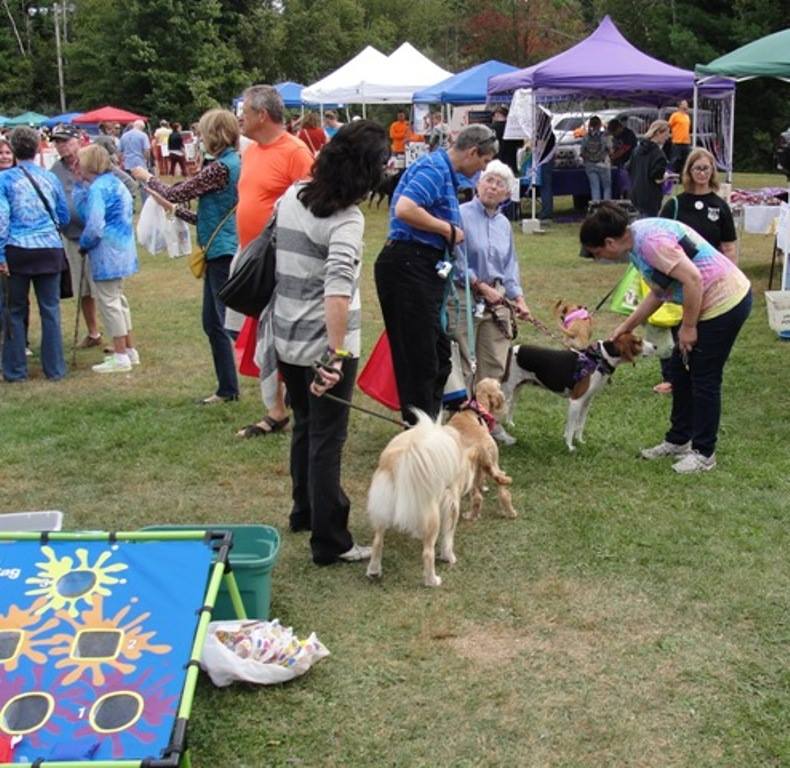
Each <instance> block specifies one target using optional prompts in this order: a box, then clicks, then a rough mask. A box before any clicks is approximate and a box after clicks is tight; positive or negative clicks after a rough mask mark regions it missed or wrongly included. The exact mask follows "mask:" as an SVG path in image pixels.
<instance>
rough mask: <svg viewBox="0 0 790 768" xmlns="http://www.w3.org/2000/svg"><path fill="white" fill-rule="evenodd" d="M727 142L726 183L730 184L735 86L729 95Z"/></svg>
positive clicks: (733, 148)
mask: <svg viewBox="0 0 790 768" xmlns="http://www.w3.org/2000/svg"><path fill="white" fill-rule="evenodd" d="M728 139H729V141H728V143H727V183H728V184H732V172H733V154H734V150H735V88H733V89H732V95H731V96H730V135H729V137H728Z"/></svg>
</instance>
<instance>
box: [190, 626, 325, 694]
mask: <svg viewBox="0 0 790 768" xmlns="http://www.w3.org/2000/svg"><path fill="white" fill-rule="evenodd" d="M326 656H329V651H328V650H327V648H326V646H325V645H324V644H323V643H322V642H321V641H320V640H319V639H318V638H317V637H316V634H315V632H313V633H311V634H310V636H309V637H308V638H307V640H300V639H299V638H298V637H297V636H296V635H295V634H294V632H293V630H292V629H291V628H290V627H283V626H282V625H281V624H280V622H279V621H278V620H277V619H274V620H273V621H214V622H211V623H210V624H209V625H208V633H207V635H206V641H205V643H204V645H203V658H202V659H201V666H202V667H203V668H204V669H205V670H206V672H208V675H209V677H210V678H211V682H213V683H214V685H216V686H219V687H222V686H226V685H230V684H231V683H233V682H236V681H238V682H244V683H260V684H262V685H271V684H273V683H285V682H287V681H288V680H293V679H294V678H295V677H298V676H299V675H303V674H304V673H305V672H307V670H308V669H310V667H311V666H313V664H315V663H316V662H317V661H320V660H321V659H323V658H324V657H326Z"/></svg>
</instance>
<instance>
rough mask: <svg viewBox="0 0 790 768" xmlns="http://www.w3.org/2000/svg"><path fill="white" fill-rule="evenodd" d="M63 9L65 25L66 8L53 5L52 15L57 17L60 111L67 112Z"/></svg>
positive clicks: (57, 4)
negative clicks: (62, 33)
mask: <svg viewBox="0 0 790 768" xmlns="http://www.w3.org/2000/svg"><path fill="white" fill-rule="evenodd" d="M61 8H63V19H64V24H65V17H66V8H65V6H61V5H60V3H53V4H52V13H53V14H54V16H55V51H56V55H57V58H58V86H59V88H60V111H61V113H62V114H65V112H66V87H65V85H64V83H63V56H62V54H61V50H60V9H61Z"/></svg>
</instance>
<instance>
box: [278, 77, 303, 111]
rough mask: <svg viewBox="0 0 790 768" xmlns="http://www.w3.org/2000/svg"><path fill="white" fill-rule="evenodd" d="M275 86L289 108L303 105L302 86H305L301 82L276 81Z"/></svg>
mask: <svg viewBox="0 0 790 768" xmlns="http://www.w3.org/2000/svg"><path fill="white" fill-rule="evenodd" d="M274 87H275V88H276V89H277V93H279V94H280V96H281V97H282V100H283V104H285V106H286V107H288V109H298V108H299V107H301V106H302V88H304V86H303V85H302V84H301V83H294V82H291V81H290V80H286V82H284V83H276V84H275V86H274Z"/></svg>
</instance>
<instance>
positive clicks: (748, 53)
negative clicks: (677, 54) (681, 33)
mask: <svg viewBox="0 0 790 768" xmlns="http://www.w3.org/2000/svg"><path fill="white" fill-rule="evenodd" d="M694 72H695V73H696V75H697V76H698V77H699V76H702V77H706V76H709V75H718V76H720V77H728V78H731V79H732V80H736V81H737V80H749V79H751V78H753V77H777V78H779V79H780V80H785V81H786V82H790V29H783V30H782V31H781V32H774V33H773V34H772V35H766V36H765V37H761V38H760V39H759V40H754V41H753V42H751V43H747V44H746V45H743V46H741V47H740V48H737V49H736V50H734V51H731V52H730V53H726V54H725V55H724V56H719V58H718V59H714V60H713V61H711V62H710V64H697V66H696V67H695V68H694Z"/></svg>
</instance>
